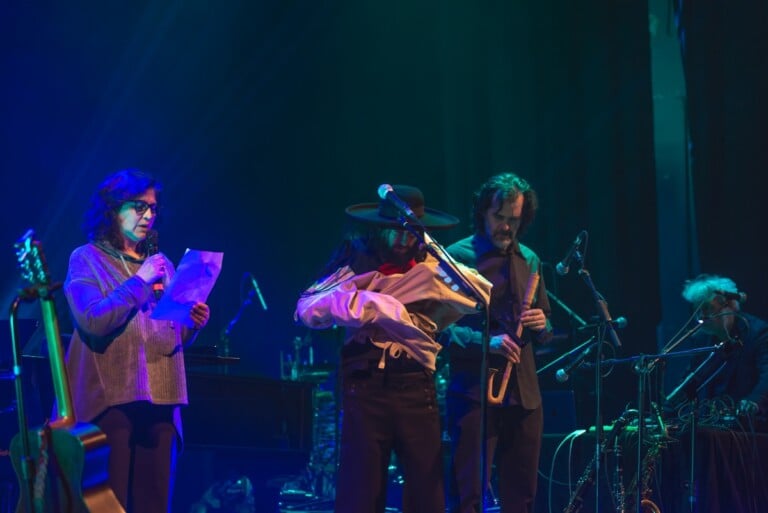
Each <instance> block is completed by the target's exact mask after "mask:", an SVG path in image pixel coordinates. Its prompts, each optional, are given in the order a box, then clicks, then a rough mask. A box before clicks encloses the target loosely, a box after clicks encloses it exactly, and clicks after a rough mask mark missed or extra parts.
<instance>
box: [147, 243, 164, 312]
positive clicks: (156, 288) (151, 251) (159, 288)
mask: <svg viewBox="0 0 768 513" xmlns="http://www.w3.org/2000/svg"><path fill="white" fill-rule="evenodd" d="M157 239H158V234H157V230H149V231H148V232H147V256H152V255H156V254H157V253H158V252H159V251H160V247H159V246H158V242H157ZM152 292H153V293H154V294H155V299H160V298H161V297H162V295H163V292H165V286H164V285H163V280H162V278H161V279H159V280H157V281H156V282H154V283H153V284H152Z"/></svg>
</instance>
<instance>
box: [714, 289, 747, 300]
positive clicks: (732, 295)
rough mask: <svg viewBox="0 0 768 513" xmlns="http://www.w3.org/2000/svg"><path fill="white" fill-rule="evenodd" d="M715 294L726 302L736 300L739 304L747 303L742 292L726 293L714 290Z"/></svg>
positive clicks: (745, 295)
mask: <svg viewBox="0 0 768 513" xmlns="http://www.w3.org/2000/svg"><path fill="white" fill-rule="evenodd" d="M715 294H717V295H719V296H723V297H724V298H725V299H727V300H728V301H732V300H734V299H735V300H736V301H738V302H739V303H745V302H746V301H747V294H746V293H744V292H726V291H724V290H716V291H715Z"/></svg>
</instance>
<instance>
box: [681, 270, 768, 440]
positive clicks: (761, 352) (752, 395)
mask: <svg viewBox="0 0 768 513" xmlns="http://www.w3.org/2000/svg"><path fill="white" fill-rule="evenodd" d="M682 296H683V298H684V299H685V300H686V301H688V302H689V303H690V304H691V305H692V307H693V308H694V314H695V315H696V317H697V318H698V319H699V321H700V322H701V327H700V328H699V330H698V332H697V334H696V335H694V336H693V337H692V338H691V340H690V344H689V345H690V346H691V347H706V346H707V345H709V346H712V347H716V346H718V344H721V343H722V345H721V346H719V347H720V349H717V350H715V352H714V354H713V356H712V357H711V359H710V361H709V362H707V363H706V364H704V365H702V361H703V360H704V358H706V357H707V355H706V354H705V355H704V356H701V355H700V356H697V357H695V358H693V359H692V360H691V362H690V365H689V367H688V369H686V372H685V374H683V376H682V379H681V380H680V381H679V382H680V386H678V387H677V389H676V390H674V391H673V393H672V394H670V396H668V397H667V403H668V404H667V409H672V408H674V407H677V406H678V405H679V404H680V403H681V402H685V401H686V400H690V399H694V398H696V399H699V400H700V401H701V400H712V399H723V400H725V401H726V402H727V403H728V404H732V405H733V406H734V413H736V414H737V415H741V416H744V417H749V418H750V419H751V420H753V421H754V422H753V423H752V425H753V426H755V427H759V426H762V427H763V428H764V427H765V426H767V425H768V423H766V422H765V420H766V419H767V418H768V323H766V322H765V321H764V320H762V319H760V318H758V317H755V316H754V315H751V314H748V313H745V312H743V311H742V304H743V303H744V302H745V301H746V297H747V296H746V294H745V293H743V292H740V291H739V289H738V287H737V286H736V283H735V282H734V281H733V280H732V279H730V278H728V277H725V276H719V275H714V274H701V275H699V276H697V277H696V278H693V279H690V280H687V281H686V282H685V284H684V286H683V292H682ZM680 349H682V348H680ZM686 382H687V383H686ZM674 392H678V393H676V394H675V393H674ZM673 394H674V396H673ZM761 430H763V429H761Z"/></svg>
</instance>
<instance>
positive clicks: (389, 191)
mask: <svg viewBox="0 0 768 513" xmlns="http://www.w3.org/2000/svg"><path fill="white" fill-rule="evenodd" d="M378 193H379V198H381V199H383V200H387V201H389V202H390V203H392V204H393V205H394V206H395V208H397V210H399V211H400V212H401V213H402V214H403V215H405V217H407V218H408V219H410V220H411V221H414V222H416V223H419V224H421V222H420V221H419V218H418V217H416V214H414V213H413V209H411V207H410V206H408V203H406V202H405V201H403V200H402V199H400V197H399V196H398V195H397V194H395V190H394V189H393V188H392V186H391V185H389V184H388V183H383V184H381V185H379V189H378Z"/></svg>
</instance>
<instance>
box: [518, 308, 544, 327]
mask: <svg viewBox="0 0 768 513" xmlns="http://www.w3.org/2000/svg"><path fill="white" fill-rule="evenodd" d="M520 322H521V323H522V325H523V327H524V328H528V329H529V330H533V331H541V330H543V329H546V327H547V316H546V315H544V310H542V309H541V308H531V309H529V310H525V311H523V313H521V314H520Z"/></svg>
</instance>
